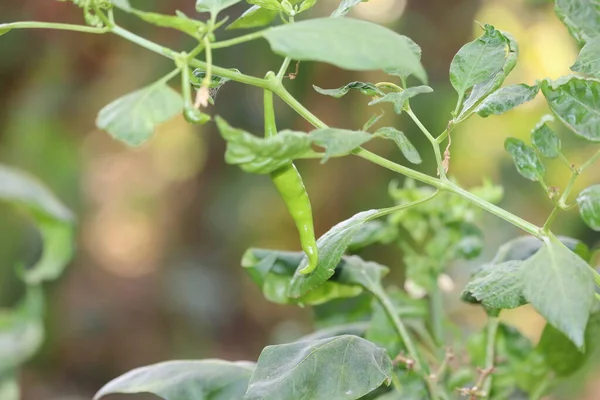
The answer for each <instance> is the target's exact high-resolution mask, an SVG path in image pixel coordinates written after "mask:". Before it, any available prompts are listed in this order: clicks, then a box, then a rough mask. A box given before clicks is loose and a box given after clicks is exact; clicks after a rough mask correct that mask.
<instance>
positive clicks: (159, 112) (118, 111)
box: [96, 83, 183, 147]
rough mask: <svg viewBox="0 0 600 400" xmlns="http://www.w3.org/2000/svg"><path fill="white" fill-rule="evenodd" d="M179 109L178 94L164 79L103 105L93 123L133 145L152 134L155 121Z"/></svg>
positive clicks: (142, 142) (140, 143) (181, 103)
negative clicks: (161, 81) (162, 81)
mask: <svg viewBox="0 0 600 400" xmlns="http://www.w3.org/2000/svg"><path fill="white" fill-rule="evenodd" d="M182 111H183V99H182V98H181V95H180V94H179V93H177V92H176V91H174V90H173V89H171V88H170V87H169V86H167V85H166V84H165V83H155V84H152V85H150V86H146V87H145V88H143V89H140V90H137V91H135V92H132V93H130V94H128V95H125V96H123V97H121V98H119V99H117V100H115V101H113V102H112V103H110V104H108V105H107V106H105V107H104V108H103V109H102V110H100V112H99V113H98V118H96V125H97V126H98V128H99V129H102V130H105V131H107V132H108V133H109V134H110V135H111V136H112V137H113V138H115V139H117V140H120V141H122V142H124V143H125V144H127V145H129V146H132V147H137V146H140V145H142V144H144V143H145V142H146V141H148V140H149V139H150V138H151V137H152V135H153V134H154V128H155V127H156V125H158V124H160V123H161V122H165V121H167V120H169V119H171V118H173V117H174V116H176V115H177V114H180V113H181V112H182Z"/></svg>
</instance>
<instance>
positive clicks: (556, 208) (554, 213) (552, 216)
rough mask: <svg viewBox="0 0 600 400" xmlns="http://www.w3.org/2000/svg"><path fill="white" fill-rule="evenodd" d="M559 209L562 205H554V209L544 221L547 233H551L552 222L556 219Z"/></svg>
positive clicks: (544, 228) (544, 229) (543, 228)
mask: <svg viewBox="0 0 600 400" xmlns="http://www.w3.org/2000/svg"><path fill="white" fill-rule="evenodd" d="M559 210H560V207H559V206H558V205H557V206H554V208H553V209H552V212H551V213H550V215H549V216H548V219H546V222H544V226H543V227H542V230H543V231H544V232H545V233H546V235H548V234H550V226H551V225H552V223H553V222H554V219H555V218H556V216H557V215H558V211H559Z"/></svg>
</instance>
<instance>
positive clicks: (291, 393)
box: [232, 335, 392, 400]
mask: <svg viewBox="0 0 600 400" xmlns="http://www.w3.org/2000/svg"><path fill="white" fill-rule="evenodd" d="M391 374H392V362H391V360H390V358H389V357H388V355H387V354H386V353H385V350H384V349H381V348H379V347H377V346H375V345H374V344H373V343H371V342H369V341H367V340H364V339H362V338H359V337H357V336H350V335H343V336H337V337H334V338H328V339H320V340H313V341H307V342H294V343H290V344H284V345H278V346H267V347H265V349H264V350H263V351H262V353H261V354H260V357H259V358H258V362H257V364H256V370H255V371H254V374H253V375H252V379H251V380H250V385H249V387H248V391H247V392H246V396H245V397H244V399H245V400H259V399H260V400H281V399H286V400H301V399H336V400H354V399H358V398H360V397H362V396H364V395H366V394H367V393H370V392H372V391H373V390H375V389H377V388H378V387H379V386H381V384H383V383H388V382H389V381H390V380H391ZM232 398H233V397H232Z"/></svg>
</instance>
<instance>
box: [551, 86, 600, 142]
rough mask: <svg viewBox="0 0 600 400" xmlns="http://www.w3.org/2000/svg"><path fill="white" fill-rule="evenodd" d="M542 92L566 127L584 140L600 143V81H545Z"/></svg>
mask: <svg viewBox="0 0 600 400" xmlns="http://www.w3.org/2000/svg"><path fill="white" fill-rule="evenodd" d="M542 92H543V93H544V96H545V97H546V101H547V102H548V105H549V106H550V109H551V110H552V112H553V113H554V115H556V116H557V117H558V119H559V120H560V121H561V122H562V123H563V124H565V125H566V126H567V127H568V128H569V129H571V130H572V131H573V132H575V133H576V134H577V135H579V136H581V137H582V138H584V139H587V140H590V141H592V142H600V104H599V103H598V97H600V81H597V80H595V79H583V78H579V77H575V76H567V77H563V78H560V79H557V80H555V81H553V82H550V81H548V80H544V81H543V82H542Z"/></svg>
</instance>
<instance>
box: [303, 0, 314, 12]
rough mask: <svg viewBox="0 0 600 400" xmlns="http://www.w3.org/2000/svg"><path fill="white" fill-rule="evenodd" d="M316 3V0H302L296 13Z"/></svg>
mask: <svg viewBox="0 0 600 400" xmlns="http://www.w3.org/2000/svg"><path fill="white" fill-rule="evenodd" d="M315 4H317V0H304V1H303V2H302V3H301V4H300V7H299V8H298V13H301V12H304V11H306V10H309V9H311V8H313V7H314V5H315Z"/></svg>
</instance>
